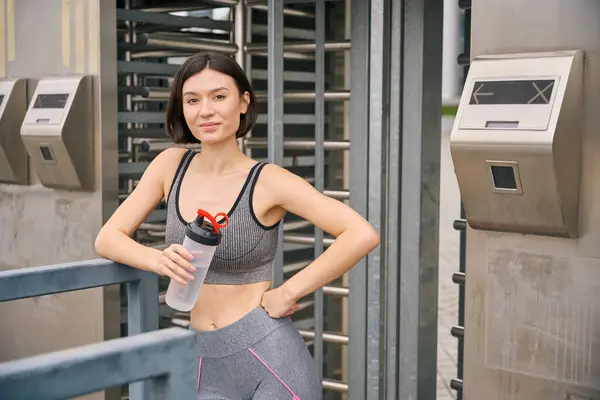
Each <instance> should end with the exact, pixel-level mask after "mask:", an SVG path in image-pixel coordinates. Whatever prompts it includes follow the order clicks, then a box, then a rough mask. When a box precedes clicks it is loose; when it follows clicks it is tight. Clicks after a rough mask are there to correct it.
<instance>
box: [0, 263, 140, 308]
mask: <svg viewBox="0 0 600 400" xmlns="http://www.w3.org/2000/svg"><path fill="white" fill-rule="evenodd" d="M150 275H152V274H151V273H150V272H146V271H142V270H139V269H135V268H130V267H124V266H123V265H120V264H117V263H114V262H112V261H108V260H105V259H96V260H89V261H83V262H81V261H79V262H74V263H66V264H55V265H48V266H41V267H30V268H19V269H12V270H8V271H0V302H3V301H10V300H19V299H25V298H29V297H37V296H45V295H49V294H56V293H63V292H70V291H74V290H81V289H88V288H94V287H100V286H108V285H114V284H119V283H125V282H133V281H138V280H141V279H145V278H149V277H150Z"/></svg>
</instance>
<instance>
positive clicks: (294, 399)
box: [248, 348, 300, 400]
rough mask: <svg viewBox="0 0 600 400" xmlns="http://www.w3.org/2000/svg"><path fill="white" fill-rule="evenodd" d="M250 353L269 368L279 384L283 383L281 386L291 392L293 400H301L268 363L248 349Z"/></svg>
mask: <svg viewBox="0 0 600 400" xmlns="http://www.w3.org/2000/svg"><path fill="white" fill-rule="evenodd" d="M248 351H249V352H250V353H252V354H253V355H254V357H256V358H257V359H258V361H260V362H261V363H262V364H263V365H264V366H265V367H266V368H267V369H268V370H269V371H271V373H272V374H273V376H275V378H277V379H278V380H279V382H281V384H282V385H283V386H285V388H286V389H287V390H288V391H289V392H290V393H291V394H292V396H293V397H292V399H293V400H300V397H298V396H296V393H294V392H293V391H292V389H290V387H289V386H288V385H286V384H285V382H284V381H283V379H281V378H280V377H279V375H277V373H275V371H273V369H272V368H271V367H269V366H268V365H267V363H266V362H264V360H263V359H262V358H260V357H259V356H258V354H256V352H255V351H254V350H252V349H251V348H248Z"/></svg>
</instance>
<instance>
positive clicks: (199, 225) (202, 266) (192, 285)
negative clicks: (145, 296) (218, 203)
mask: <svg viewBox="0 0 600 400" xmlns="http://www.w3.org/2000/svg"><path fill="white" fill-rule="evenodd" d="M219 216H221V217H223V218H224V223H222V224H220V223H218V222H217V221H216V218H218V217H219ZM205 218H206V219H208V221H209V222H210V223H207V222H206V221H205ZM228 223H229V219H228V218H227V214H225V213H218V214H217V215H215V216H214V217H213V216H212V215H210V214H209V213H207V212H206V211H204V210H198V216H197V217H196V219H195V220H194V221H192V222H190V223H189V224H187V227H186V229H185V237H184V239H183V247H185V248H186V250H187V251H189V252H190V253H191V255H192V257H193V259H192V260H191V263H192V264H193V265H194V267H195V268H196V272H194V273H192V275H193V276H194V279H193V280H191V281H189V282H188V283H187V285H182V284H181V283H179V282H177V281H175V280H173V279H171V282H170V283H169V288H168V289H167V296H166V298H165V301H166V303H167V305H168V306H169V307H171V308H173V309H175V310H179V311H184V312H187V311H190V310H191V309H192V308H193V307H194V304H196V300H197V299H198V294H200V288H201V287H202V284H203V283H204V278H206V273H207V272H208V267H209V266H210V262H211V261H212V258H213V256H214V254H215V250H216V249H217V245H218V244H219V243H220V242H221V232H219V230H220V229H222V228H224V227H226V226H227V224H228Z"/></svg>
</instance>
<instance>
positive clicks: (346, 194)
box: [323, 190, 350, 200]
mask: <svg viewBox="0 0 600 400" xmlns="http://www.w3.org/2000/svg"><path fill="white" fill-rule="evenodd" d="M323 194H324V195H326V196H329V197H331V198H334V199H337V200H350V191H348V190H324V191H323Z"/></svg>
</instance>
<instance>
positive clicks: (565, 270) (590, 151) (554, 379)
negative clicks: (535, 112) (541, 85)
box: [464, 0, 600, 400]
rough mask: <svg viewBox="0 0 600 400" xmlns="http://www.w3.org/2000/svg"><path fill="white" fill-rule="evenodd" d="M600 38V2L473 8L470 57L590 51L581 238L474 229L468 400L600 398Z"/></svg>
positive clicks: (483, 3)
mask: <svg viewBox="0 0 600 400" xmlns="http://www.w3.org/2000/svg"><path fill="white" fill-rule="evenodd" d="M599 38H600V3H599V2H597V1H592V0H584V1H577V2H570V1H561V0H529V1H520V0H504V1H501V2H498V1H491V0H474V1H473V14H472V40H471V46H472V52H471V57H475V56H477V55H480V54H492V53H507V52H530V51H546V50H559V49H569V50H570V49H582V50H583V51H584V52H585V78H584V79H585V82H584V134H583V142H584V144H583V162H582V180H581V187H582V188H581V203H580V227H581V228H580V229H581V237H580V238H579V239H576V240H573V239H558V238H547V237H539V236H524V235H518V234H504V233H488V232H481V231H473V230H469V231H468V234H467V247H468V248H467V270H466V281H467V284H466V291H465V292H466V313H465V318H466V324H465V335H466V338H465V374H464V385H465V386H464V387H465V391H464V399H465V400H479V399H487V400H525V399H527V400H529V399H547V400H565V399H586V400H588V399H597V398H600V397H597V396H600V320H599V319H598V316H599V315H600V301H599V300H600V246H599V245H598V244H599V243H600V201H599V199H600V159H599V158H598V150H599V145H600V135H599V134H598V126H600V113H599V112H598V110H599V109H600V73H599V71H600V40H599ZM574 134H575V133H574Z"/></svg>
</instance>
